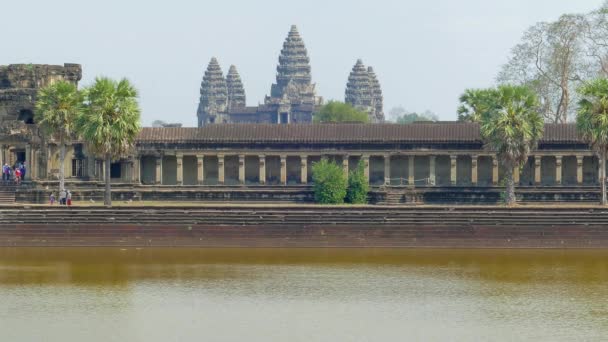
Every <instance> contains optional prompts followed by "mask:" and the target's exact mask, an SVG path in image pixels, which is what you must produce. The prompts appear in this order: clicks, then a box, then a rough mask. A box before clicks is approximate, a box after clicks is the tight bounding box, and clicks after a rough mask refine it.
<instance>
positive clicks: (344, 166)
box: [342, 156, 348, 179]
mask: <svg viewBox="0 0 608 342" xmlns="http://www.w3.org/2000/svg"><path fill="white" fill-rule="evenodd" d="M342 171H344V176H345V177H346V178H347V179H348V156H344V157H342Z"/></svg>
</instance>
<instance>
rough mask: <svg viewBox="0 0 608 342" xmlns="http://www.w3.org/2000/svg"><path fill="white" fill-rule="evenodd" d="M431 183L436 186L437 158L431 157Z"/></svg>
mask: <svg viewBox="0 0 608 342" xmlns="http://www.w3.org/2000/svg"><path fill="white" fill-rule="evenodd" d="M429 183H430V184H431V185H435V156H429Z"/></svg>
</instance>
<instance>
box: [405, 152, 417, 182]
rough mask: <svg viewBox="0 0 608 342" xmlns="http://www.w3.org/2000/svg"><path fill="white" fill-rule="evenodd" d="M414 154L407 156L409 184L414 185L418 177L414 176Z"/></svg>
mask: <svg viewBox="0 0 608 342" xmlns="http://www.w3.org/2000/svg"><path fill="white" fill-rule="evenodd" d="M414 158H415V157H414V156H409V157H408V158H407V184H408V185H414V182H415V181H416V179H415V178H414V172H415V169H414Z"/></svg>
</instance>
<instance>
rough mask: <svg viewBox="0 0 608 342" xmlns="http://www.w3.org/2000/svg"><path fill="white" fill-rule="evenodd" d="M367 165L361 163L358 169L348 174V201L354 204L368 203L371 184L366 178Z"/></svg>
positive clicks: (361, 161)
mask: <svg viewBox="0 0 608 342" xmlns="http://www.w3.org/2000/svg"><path fill="white" fill-rule="evenodd" d="M364 168H365V164H364V162H363V160H360V161H359V164H358V165H357V168H356V169H355V170H353V171H351V172H349V173H348V189H347V190H346V201H347V202H348V203H352V204H365V203H367V193H368V192H369V183H368V181H367V179H366V178H365V170H364Z"/></svg>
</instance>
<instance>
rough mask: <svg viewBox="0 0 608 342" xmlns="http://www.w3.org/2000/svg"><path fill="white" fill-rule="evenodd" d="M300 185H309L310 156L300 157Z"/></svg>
mask: <svg viewBox="0 0 608 342" xmlns="http://www.w3.org/2000/svg"><path fill="white" fill-rule="evenodd" d="M300 183H302V184H306V183H308V156H300Z"/></svg>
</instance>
